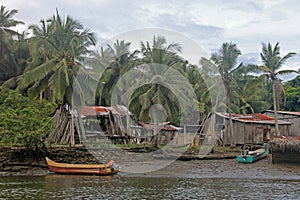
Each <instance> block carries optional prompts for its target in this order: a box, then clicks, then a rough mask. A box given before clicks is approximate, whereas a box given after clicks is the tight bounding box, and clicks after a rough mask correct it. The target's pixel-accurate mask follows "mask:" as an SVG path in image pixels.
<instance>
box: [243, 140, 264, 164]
mask: <svg viewBox="0 0 300 200" xmlns="http://www.w3.org/2000/svg"><path fill="white" fill-rule="evenodd" d="M268 154H269V148H268V145H267V144H266V143H265V144H264V145H263V148H261V149H257V150H255V151H247V150H246V151H245V152H244V153H243V154H242V155H239V156H237V161H238V162H239V163H253V162H255V161H257V160H260V159H262V158H265V157H267V155H268Z"/></svg>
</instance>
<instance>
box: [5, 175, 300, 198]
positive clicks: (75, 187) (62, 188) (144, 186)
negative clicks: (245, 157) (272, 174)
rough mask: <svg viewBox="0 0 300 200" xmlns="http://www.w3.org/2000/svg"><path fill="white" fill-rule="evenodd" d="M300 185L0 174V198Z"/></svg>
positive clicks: (254, 193) (250, 191)
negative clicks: (0, 175)
mask: <svg viewBox="0 0 300 200" xmlns="http://www.w3.org/2000/svg"><path fill="white" fill-rule="evenodd" d="M299 188H300V180H297V179H295V180H286V179H285V180H280V179H239V178H182V177H181V178H179V177H177V178H172V177H143V176H135V177H130V176H122V175H114V176H105V177H101V176H100V177H99V176H73V175H67V176H66V175H56V174H49V175H46V176H3V177H0V199H300V191H299Z"/></svg>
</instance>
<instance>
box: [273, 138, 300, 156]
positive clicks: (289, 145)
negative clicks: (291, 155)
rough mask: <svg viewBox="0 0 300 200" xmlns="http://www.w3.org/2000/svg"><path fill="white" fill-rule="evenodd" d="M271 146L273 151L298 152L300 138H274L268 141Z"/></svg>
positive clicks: (299, 149) (299, 150)
mask: <svg viewBox="0 0 300 200" xmlns="http://www.w3.org/2000/svg"><path fill="white" fill-rule="evenodd" d="M270 145H271V148H272V149H273V150H275V151H282V152H284V151H296V152H300V140H299V139H297V138H296V137H289V138H275V139H273V140H271V141H270Z"/></svg>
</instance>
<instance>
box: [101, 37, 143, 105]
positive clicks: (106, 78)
mask: <svg viewBox="0 0 300 200" xmlns="http://www.w3.org/2000/svg"><path fill="white" fill-rule="evenodd" d="M136 53H137V51H134V52H130V43H129V42H125V41H124V40H121V41H119V40H117V41H116V42H115V43H114V44H113V46H112V45H107V48H106V49H105V50H103V49H101V52H100V54H99V53H98V58H99V59H98V61H100V63H99V64H100V65H101V66H103V68H105V71H104V73H103V74H102V77H100V79H99V85H98V88H101V89H102V92H101V93H102V94H105V95H101V94H99V95H100V96H101V99H100V102H96V104H99V103H100V104H101V105H110V104H111V95H112V92H113V91H114V90H115V89H119V88H116V87H115V86H116V83H117V82H118V81H119V79H120V77H122V75H123V74H125V73H126V72H127V71H129V70H130V69H132V68H133V67H134V66H135V56H136ZM96 98H98V97H96Z"/></svg>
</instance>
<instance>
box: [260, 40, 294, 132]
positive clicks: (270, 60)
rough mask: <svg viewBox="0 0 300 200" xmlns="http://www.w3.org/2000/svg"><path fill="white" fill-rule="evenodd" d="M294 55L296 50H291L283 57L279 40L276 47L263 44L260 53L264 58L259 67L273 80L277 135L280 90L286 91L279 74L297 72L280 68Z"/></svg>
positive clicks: (277, 130) (276, 129)
mask: <svg viewBox="0 0 300 200" xmlns="http://www.w3.org/2000/svg"><path fill="white" fill-rule="evenodd" d="M293 55H295V53H294V52H289V53H287V54H286V55H284V56H283V57H281V56H280V47H279V43H278V42H277V43H276V44H275V46H274V48H273V47H272V45H271V44H270V43H268V44H267V45H266V44H265V43H263V44H262V52H261V53H260V57H261V59H262V62H263V66H258V69H259V70H260V71H262V72H263V73H264V75H266V76H267V77H268V79H270V80H271V81H272V94H273V109H274V116H275V135H279V128H278V116H277V112H278V109H279V99H278V91H284V88H283V85H282V83H281V80H280V79H279V77H278V75H282V74H290V73H297V71H295V70H280V68H281V67H282V65H283V64H284V63H285V62H286V60H287V59H289V58H291V57H292V56H293Z"/></svg>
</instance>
